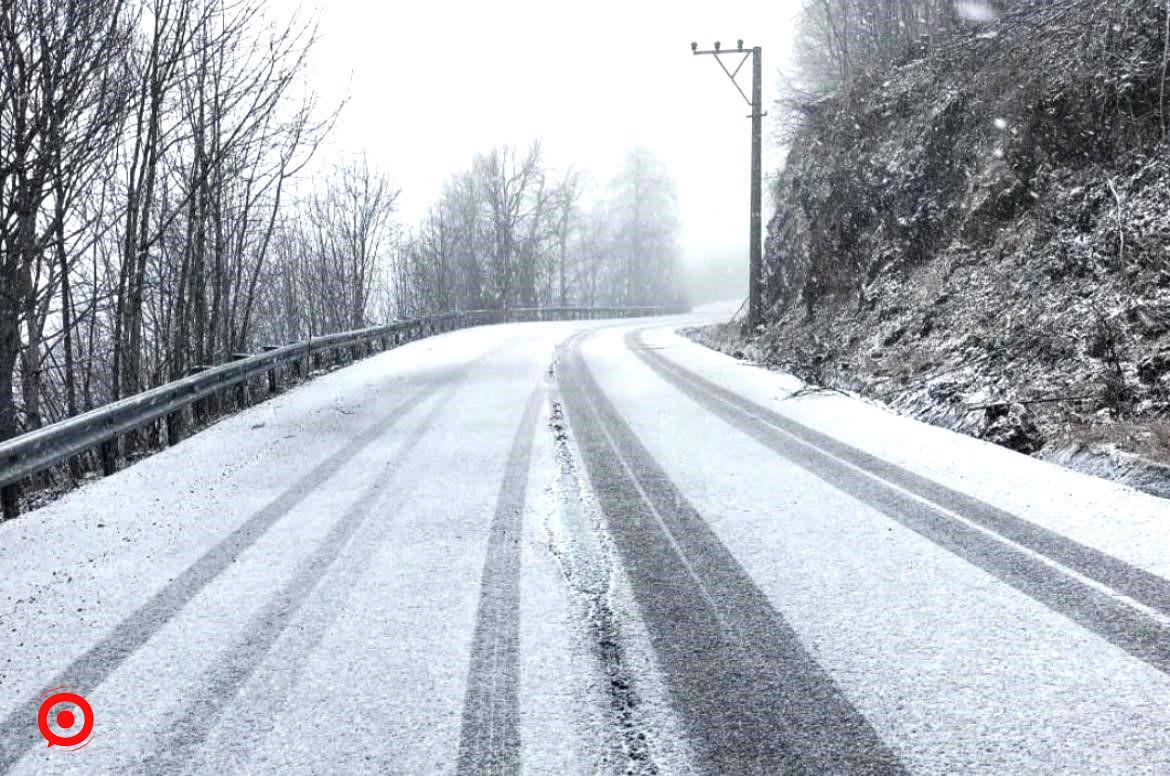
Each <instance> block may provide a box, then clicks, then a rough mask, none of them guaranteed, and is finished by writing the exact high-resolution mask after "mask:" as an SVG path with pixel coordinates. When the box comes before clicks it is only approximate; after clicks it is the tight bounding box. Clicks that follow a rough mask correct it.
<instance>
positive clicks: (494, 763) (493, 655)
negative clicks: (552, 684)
mask: <svg viewBox="0 0 1170 776" xmlns="http://www.w3.org/2000/svg"><path fill="white" fill-rule="evenodd" d="M543 400H544V387H543V385H540V386H537V388H536V390H534V391H533V392H532V395H531V396H530V397H529V399H528V404H527V405H526V406H525V408H524V415H523V417H522V419H521V421H520V427H519V428H518V429H517V430H516V436H515V438H514V439H513V441H512V446H511V449H510V450H509V452H508V461H507V464H506V465H505V468H504V481H503V484H502V485H501V486H500V495H499V497H498V498H497V500H496V510H495V514H494V516H493V517H492V522H491V528H490V529H489V533H488V548H487V557H486V558H485V560H484V567H483V576H482V582H481V583H480V598H479V608H478V611H477V613H476V622H475V635H474V636H473V640H472V644H471V666H470V669H469V671H468V677H467V695H466V696H465V699H464V706H463V722H462V729H461V731H460V735H459V760H458V764H457V766H456V773H458V774H468V775H470V774H518V773H519V772H520V539H521V528H522V521H523V518H524V503H525V497H526V495H527V492H528V470H529V465H530V463H531V460H532V446H533V442H534V440H535V436H536V419H537V416H538V414H539V412H540V407H541V404H542V403H543Z"/></svg>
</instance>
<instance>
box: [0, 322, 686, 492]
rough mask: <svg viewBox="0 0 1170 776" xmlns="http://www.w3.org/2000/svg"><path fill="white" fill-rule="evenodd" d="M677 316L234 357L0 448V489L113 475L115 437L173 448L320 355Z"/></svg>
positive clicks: (348, 336)
mask: <svg viewBox="0 0 1170 776" xmlns="http://www.w3.org/2000/svg"><path fill="white" fill-rule="evenodd" d="M678 312H685V310H683V309H681V308H666V307H546V308H521V309H515V310H471V311H466V312H460V313H448V314H445V315H434V316H430V317H426V318H416V319H412V320H407V321H399V322H397V323H391V324H388V325H385V326H375V327H373V328H369V329H359V330H356V331H346V332H340V333H338V334H328V335H324V336H321V337H313V338H312V339H310V340H307V341H305V342H297V343H294V344H292V345H285V346H283V347H276V348H271V349H268V350H266V351H265V352H263V353H259V354H257V355H247V356H240V357H239V358H238V359H237V360H235V361H232V362H230V363H226V364H222V365H219V366H213V367H207V368H201V369H200V370H199V371H197V372H196V373H194V374H191V375H190V376H188V377H184V378H181V379H179V380H173V381H171V382H169V383H165V384H163V385H160V386H158V387H157V388H152V389H150V390H148V391H143V392H142V393H138V394H135V395H134V396H128V397H126V398H125V399H121V400H119V401H116V402H112V403H110V404H106V405H104V406H102V407H98V408H97V409H93V410H90V411H89V412H86V413H83V414H81V415H76V416H74V417H72V418H68V419H66V420H63V421H60V422H58V423H53V424H51V425H48V426H45V427H44V428H40V429H37V430H36V431H31V432H29V433H27V434H22V435H20V436H18V437H13V438H12V439H9V440H7V441H4V442H0V487H5V488H8V487H14V486H16V485H17V483H20V482H21V481H23V480H26V479H28V478H30V477H32V476H33V475H36V474H38V473H40V472H42V471H45V470H46V469H49V468H50V467H52V466H56V465H57V464H60V463H62V462H63V461H67V460H68V459H70V458H73V457H74V456H77V455H80V454H82V453H85V452H87V451H89V450H92V449H94V448H97V449H98V451H99V457H100V459H101V465H102V466H101V468H102V470H103V473H104V474H106V475H108V474H111V473H113V472H114V471H115V470H116V469H117V453H118V440H119V439H120V438H121V437H123V436H125V435H127V434H130V433H131V432H134V431H137V430H139V429H142V428H144V427H146V426H147V425H148V424H150V423H153V422H154V421H157V420H159V419H162V418H165V421H166V431H167V434H166V436H167V443H168V444H174V443H175V442H177V441H178V440H179V439H182V438H183V435H184V431H185V428H186V426H187V419H186V417H185V412H184V411H185V410H186V408H188V407H190V406H191V405H195V404H196V402H206V401H210V400H214V399H216V398H217V397H222V395H223V392H225V391H226V390H228V389H235V390H236V391H237V402H236V403H237V405H239V406H242V405H246V404H247V403H248V401H247V388H248V384H249V381H250V380H251V379H252V378H255V377H259V376H261V375H265V376H266V377H267V383H268V386H267V387H268V392H269V393H276V392H277V391H278V390H279V383H280V375H279V370H280V369H281V368H282V367H291V369H292V371H293V372H294V373H295V375H296V376H297V377H304V376H306V375H307V374H308V373H309V372H310V370H311V369H312V368H313V367H314V366H319V365H320V361H321V358H322V357H323V356H324V355H325V354H327V353H333V354H337V353H338V352H339V351H343V350H345V349H348V350H349V351H350V357H351V358H352V359H355V360H356V359H357V358H359V357H360V355H359V350H364V351H365V353H364V354H363V355H369V354H370V353H371V351H372V350H374V348H375V347H377V348H378V349H379V350H387V349H389V348H391V347H394V346H396V345H401V344H404V343H406V342H412V341H414V340H418V339H422V338H424V337H427V336H429V335H432V334H437V333H441V332H447V331H453V330H455V329H464V328H469V327H471V326H482V325H485V324H492V323H507V322H514V321H515V322H518V321H552V320H589V319H598V318H630V317H638V316H644V315H662V314H670V313H678ZM197 406H198V405H197ZM201 414H202V413H201Z"/></svg>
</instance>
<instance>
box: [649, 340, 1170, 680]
mask: <svg viewBox="0 0 1170 776" xmlns="http://www.w3.org/2000/svg"><path fill="white" fill-rule="evenodd" d="M626 344H627V346H628V347H629V348H630V349H632V350H633V351H634V353H635V354H636V355H637V356H638V357H639V358H640V359H641V360H642V361H643V362H644V363H645V364H646V365H647V366H649V367H650V368H651V369H652V370H653V371H654V372H656V373H657V374H658V375H659V376H660V377H662V378H663V379H664V380H665V381H666V382H667V383H669V384H670V385H673V386H674V387H676V388H677V389H678V390H679V391H681V392H682V393H683V394H685V395H686V396H688V397H689V398H691V399H692V400H694V401H695V402H696V403H698V404H699V405H700V406H701V407H703V408H704V409H706V410H708V411H709V412H711V413H713V414H715V415H716V416H718V417H719V418H721V419H723V420H724V421H725V422H727V423H728V424H730V425H731V426H733V427H734V428H736V429H739V430H740V431H742V432H743V433H745V434H747V435H748V436H749V437H751V438H753V439H755V440H756V441H758V442H760V443H761V444H763V445H764V446H766V447H768V448H770V449H771V450H773V451H774V452H776V453H778V454H780V455H781V456H783V457H784V458H786V459H788V460H790V461H792V462H793V463H795V464H796V465H797V466H800V467H801V468H802V469H804V470H806V471H808V472H809V473H811V474H813V475H814V476H816V477H818V478H820V479H821V480H823V481H825V482H826V483H828V484H829V485H831V486H833V487H835V488H837V489H838V490H841V491H843V492H845V493H847V494H849V495H851V496H853V497H854V498H856V499H858V500H859V501H862V502H863V503H865V504H867V505H868V506H870V507H872V508H874V509H876V510H878V511H879V512H881V513H883V514H885V515H886V516H887V517H890V518H892V519H894V520H895V521H897V522H899V523H901V524H902V525H904V526H906V527H907V528H909V529H910V530H912V531H914V532H916V533H918V534H919V535H921V536H923V537H925V538H927V539H929V540H930V541H932V542H934V543H935V544H937V545H939V546H940V547H942V548H944V549H946V550H948V551H950V552H951V553H953V554H955V555H957V556H958V557H960V558H962V559H964V560H966V561H967V562H969V563H972V564H973V565H975V566H978V567H979V568H981V569H983V570H984V571H986V572H988V573H990V574H992V575H993V576H995V577H996V578H998V579H1000V580H1001V581H1003V582H1005V583H1007V584H1009V585H1011V586H1012V587H1013V588H1015V589H1016V590H1018V591H1020V592H1021V593H1023V594H1025V595H1027V596H1029V597H1031V598H1032V599H1034V600H1036V601H1038V602H1040V603H1041V604H1043V605H1045V606H1047V607H1048V608H1049V609H1051V610H1053V611H1055V612H1057V613H1059V614H1062V615H1064V616H1066V617H1068V618H1069V619H1071V620H1073V621H1074V622H1076V623H1078V624H1080V625H1082V626H1083V627H1085V628H1087V629H1089V630H1090V631H1092V632H1093V633H1095V634H1097V635H1099V636H1101V637H1102V638H1104V639H1106V640H1107V641H1109V642H1110V643H1112V644H1113V645H1115V646H1117V647H1119V648H1120V649H1123V650H1124V651H1126V652H1127V653H1129V654H1130V655H1132V656H1134V657H1136V658H1138V659H1140V660H1143V661H1144V662H1146V663H1147V664H1149V665H1151V666H1152V667H1154V668H1156V669H1158V670H1159V671H1162V672H1163V673H1170V628H1168V627H1166V626H1165V625H1163V624H1162V623H1160V622H1159V621H1158V620H1157V619H1155V618H1154V617H1151V616H1150V615H1149V614H1148V613H1145V612H1143V611H1141V610H1140V609H1139V608H1136V607H1134V606H1132V605H1130V604H1127V603H1125V602H1124V601H1122V600H1119V599H1118V598H1116V597H1114V596H1111V595H1109V594H1108V593H1106V592H1104V591H1102V590H1099V589H1098V588H1096V587H1094V586H1091V585H1089V584H1087V583H1085V582H1084V581H1081V580H1079V579H1077V578H1076V577H1075V576H1072V575H1069V574H1067V573H1064V572H1062V571H1060V570H1058V569H1055V568H1053V567H1052V566H1051V565H1049V564H1048V563H1045V562H1044V561H1043V560H1042V559H1040V558H1038V557H1035V556H1034V555H1031V554H1029V553H1027V552H1024V551H1023V550H1021V549H1019V548H1020V547H1023V548H1026V549H1027V550H1030V551H1031V552H1034V553H1036V554H1038V555H1042V556H1044V557H1046V558H1049V559H1051V560H1054V561H1056V562H1058V563H1060V564H1061V565H1063V566H1064V567H1066V568H1068V569H1070V570H1072V571H1074V572H1076V573H1077V574H1080V575H1082V576H1084V577H1087V578H1089V579H1092V580H1094V581H1096V582H1098V583H1099V584H1102V585H1105V586H1107V587H1109V588H1112V589H1113V590H1115V591H1116V592H1118V593H1121V594H1123V595H1125V596H1128V597H1129V598H1131V599H1132V600H1134V601H1136V602H1138V603H1139V604H1142V605H1144V606H1146V607H1149V608H1150V609H1153V610H1155V611H1156V612H1159V613H1161V614H1163V615H1166V616H1170V580H1166V579H1164V578H1162V577H1159V576H1157V575H1155V574H1152V573H1150V572H1148V571H1145V570H1143V569H1139V568H1137V567H1135V566H1131V565H1130V564H1128V563H1126V562H1124V561H1122V560H1120V559H1118V558H1115V557H1113V556H1111V555H1107V554H1105V553H1103V552H1101V551H1100V550H1096V549H1093V548H1091V547H1087V546H1085V545H1082V544H1080V543H1078V542H1076V541H1074V540H1072V539H1069V538H1068V537H1065V536H1061V535H1060V534H1057V533H1055V532H1054V531H1051V530H1049V529H1046V528H1043V527H1042V526H1039V525H1036V524H1034V523H1031V522H1029V521H1027V520H1024V519H1023V518H1020V517H1018V516H1016V515H1012V514H1010V513H1008V512H1005V511H1003V510H1001V509H998V508H996V507H993V506H991V505H990V504H986V503H984V502H982V501H979V500H978V499H975V498H973V497H971V496H967V495H965V494H962V493H958V492H956V491H953V490H951V489H949V488H947V487H945V486H943V485H940V484H938V483H936V482H933V481H931V480H928V479H926V478H925V477H922V476H920V475H917V474H914V473H912V472H909V471H907V470H905V469H902V468H901V467H898V466H896V465H894V464H891V463H890V462H888V461H884V460H882V459H880V458H877V457H876V456H873V455H870V454H868V453H865V452H863V451H861V450H858V449H857V448H854V447H851V446H849V445H847V444H845V443H843V442H840V441H838V440H835V439H832V438H831V437H828V436H827V435H825V434H822V433H820V432H818V431H814V430H813V429H811V428H809V427H807V426H805V425H803V424H801V423H799V422H797V421H795V420H792V419H791V418H787V417H785V416H783V415H780V414H779V413H776V412H773V411H771V410H768V409H766V408H764V407H761V406H759V405H757V404H755V403H754V402H751V401H749V400H747V399H745V398H743V397H741V396H738V395H737V394H735V393H733V392H731V391H728V390H727V389H725V388H723V387H722V386H719V385H717V384H715V383H712V382H710V381H709V380H706V379H705V378H703V377H700V376H699V375H697V374H694V373H693V372H691V371H689V370H687V369H685V368H683V367H681V366H679V365H677V364H675V363H674V362H673V361H670V360H669V359H667V358H666V357H664V356H662V355H660V354H658V353H657V352H655V351H652V350H649V349H647V348H646V347H645V345H644V343H643V341H642V339H641V333H640V332H636V331H635V332H630V333H629V334H627V335H626ZM859 470H860V471H859ZM924 501H925V502H930V503H924ZM948 512H950V513H953V514H958V515H961V516H962V517H963V518H965V519H966V520H969V521H971V522H972V523H975V524H977V525H979V526H981V527H982V528H983V529H985V530H986V531H990V532H992V533H994V534H998V535H999V536H1002V537H1003V538H1004V539H1007V540H1008V541H1010V542H1012V543H1014V544H1015V545H1018V546H1012V545H1011V544H1007V543H1004V542H1003V541H1001V540H999V539H996V538H994V537H993V536H989V535H988V534H987V533H985V532H984V531H982V530H979V529H977V528H975V527H972V526H970V525H967V524H966V523H964V522H961V521H959V520H956V519H955V518H954V516H953V515H952V514H947V513H948Z"/></svg>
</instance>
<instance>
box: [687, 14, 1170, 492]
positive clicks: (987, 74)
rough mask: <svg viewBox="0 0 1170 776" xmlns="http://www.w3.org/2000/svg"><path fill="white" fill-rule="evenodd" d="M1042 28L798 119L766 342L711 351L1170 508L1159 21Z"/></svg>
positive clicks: (1165, 110) (1007, 25)
mask: <svg viewBox="0 0 1170 776" xmlns="http://www.w3.org/2000/svg"><path fill="white" fill-rule="evenodd" d="M1036 8H1037V9H1038V10H1035V11H1032V12H1030V13H1026V14H1022V15H1021V16H1012V17H1004V18H1002V19H1000V20H999V21H997V22H996V23H994V24H992V25H989V26H987V27H983V28H979V29H973V30H969V31H967V32H965V33H963V34H962V35H961V36H959V37H957V38H956V39H954V40H951V41H947V42H945V43H942V44H940V45H939V46H938V47H937V48H935V49H933V50H932V51H931V52H930V53H928V54H927V55H925V56H920V57H917V58H908V59H907V61H904V62H902V63H899V64H897V65H896V66H894V67H893V68H892V69H891V70H890V71H889V72H886V73H884V74H883V75H882V76H881V77H880V78H875V79H873V80H872V81H871V82H867V83H858V84H855V85H854V86H853V87H852V88H851V89H849V90H848V92H846V93H843V94H839V95H834V96H830V97H826V98H824V99H821V100H819V101H817V102H813V103H805V104H804V105H803V106H802V107H801V110H802V111H803V129H802V130H801V131H800V132H799V134H798V136H797V137H796V139H795V141H794V143H793V145H792V147H791V151H790V154H789V157H788V162H787V165H786V168H785V169H784V171H783V173H782V175H781V177H780V179H779V180H778V182H777V185H776V188H775V191H774V194H775V196H776V201H777V213H776V215H775V217H774V218H773V219H772V221H771V223H770V224H769V226H768V237H767V248H766V272H767V277H766V289H767V296H768V314H767V319H768V323H767V325H766V326H763V327H761V329H760V330H758V331H756V332H751V333H748V335H746V336H745V337H734V338H727V337H725V336H721V335H720V333H718V332H708V333H707V335H706V339H707V340H708V341H709V342H712V344H715V345H717V346H720V347H722V348H724V349H726V350H729V351H732V352H735V351H739V352H742V353H743V354H745V355H747V356H749V357H751V358H754V359H756V360H759V361H761V362H764V363H767V364H769V365H773V366H776V367H778V368H783V369H785V370H788V371H791V372H794V373H796V374H797V375H799V376H801V377H803V378H805V379H806V380H808V381H810V382H812V383H815V384H817V385H821V386H826V387H831V388H840V389H844V390H848V391H851V392H856V393H859V394H861V395H864V396H866V397H870V398H873V399H876V400H878V401H881V402H883V403H886V404H888V405H889V406H891V407H892V408H894V409H895V410H898V411H901V412H904V413H907V414H911V415H914V416H917V417H919V418H922V419H924V420H927V421H929V422H932V423H936V424H939V425H943V426H947V427H949V428H952V429H956V430H959V431H962V432H965V433H968V434H972V435H975V436H978V437H981V438H984V439H988V440H991V441H994V442H996V443H999V444H1002V445H1005V446H1007V447H1010V448H1013V449H1016V450H1019V451H1020V452H1024V453H1028V454H1033V455H1038V456H1042V457H1045V458H1048V459H1053V460H1057V461H1060V462H1061V463H1064V464H1066V465H1071V466H1073V467H1075V468H1080V469H1083V470H1087V471H1091V472H1093V473H1096V474H1102V475H1105V476H1109V477H1113V478H1116V479H1121V480H1124V481H1127V482H1130V483H1131V484H1133V485H1135V486H1137V487H1141V488H1143V489H1145V490H1148V491H1151V492H1155V493H1158V494H1161V495H1166V496H1170V468H1167V467H1166V466H1164V465H1163V464H1164V462H1170V143H1168V142H1167V138H1168V137H1170V128H1168V125H1170V94H1167V89H1168V84H1167V74H1166V69H1167V62H1166V56H1167V47H1166V43H1167V38H1168V37H1170V36H1168V34H1167V23H1166V17H1165V13H1166V11H1165V7H1164V5H1162V4H1160V3H1158V2H1153V0H1121V1H1120V2H1117V1H1113V2H1079V3H1068V4H1038V5H1037V6H1036ZM1054 9H1059V10H1054Z"/></svg>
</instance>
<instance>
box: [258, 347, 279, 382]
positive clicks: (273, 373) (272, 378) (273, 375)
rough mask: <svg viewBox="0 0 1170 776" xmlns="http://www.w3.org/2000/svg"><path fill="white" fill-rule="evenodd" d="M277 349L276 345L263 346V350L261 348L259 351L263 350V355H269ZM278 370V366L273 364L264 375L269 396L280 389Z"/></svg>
mask: <svg viewBox="0 0 1170 776" xmlns="http://www.w3.org/2000/svg"><path fill="white" fill-rule="evenodd" d="M277 347H278V346H277V345H265V346H264V347H263V348H261V350H263V351H264V352H265V353H269V352H271V351H273V350H276V349H277ZM279 369H280V364H273V365H272V368H271V369H269V370H268V372H267V373H266V374H267V375H268V393H270V394H275V393H276V392H277V390H279V388H280V374H279V372H278V370H279Z"/></svg>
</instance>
